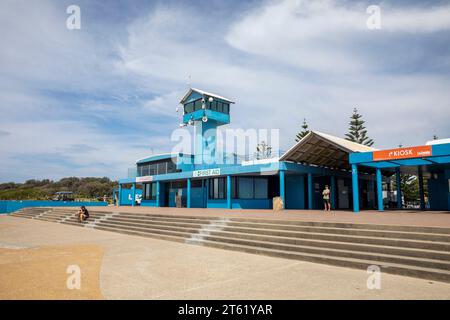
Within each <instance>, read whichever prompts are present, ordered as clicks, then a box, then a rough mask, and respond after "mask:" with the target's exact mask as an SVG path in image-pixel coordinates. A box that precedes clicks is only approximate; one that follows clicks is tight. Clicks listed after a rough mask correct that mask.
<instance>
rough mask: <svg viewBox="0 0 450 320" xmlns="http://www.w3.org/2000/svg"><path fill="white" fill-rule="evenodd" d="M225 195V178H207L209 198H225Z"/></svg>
mask: <svg viewBox="0 0 450 320" xmlns="http://www.w3.org/2000/svg"><path fill="white" fill-rule="evenodd" d="M226 197H227V186H226V178H212V179H209V198H210V199H225V198H226Z"/></svg>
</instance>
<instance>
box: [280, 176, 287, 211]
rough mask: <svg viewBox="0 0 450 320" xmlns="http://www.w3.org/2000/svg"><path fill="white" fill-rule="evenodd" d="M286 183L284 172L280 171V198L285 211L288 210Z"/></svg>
mask: <svg viewBox="0 0 450 320" xmlns="http://www.w3.org/2000/svg"><path fill="white" fill-rule="evenodd" d="M284 188H285V183H284V170H280V198H281V201H283V209H285V208H286V193H285V189H284Z"/></svg>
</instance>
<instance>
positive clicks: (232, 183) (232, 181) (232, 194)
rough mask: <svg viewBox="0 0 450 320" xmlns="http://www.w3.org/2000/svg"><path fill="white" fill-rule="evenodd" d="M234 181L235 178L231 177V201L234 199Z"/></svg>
mask: <svg viewBox="0 0 450 320" xmlns="http://www.w3.org/2000/svg"><path fill="white" fill-rule="evenodd" d="M236 180H237V178H235V177H231V197H232V198H233V199H236V189H237V187H236Z"/></svg>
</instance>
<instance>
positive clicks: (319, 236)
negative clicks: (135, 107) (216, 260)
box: [107, 217, 450, 252]
mask: <svg viewBox="0 0 450 320" xmlns="http://www.w3.org/2000/svg"><path fill="white" fill-rule="evenodd" d="M115 219H116V218H115V217H114V218H110V219H107V221H108V222H109V223H115V224H119V225H120V224H124V225H134V226H152V228H158V229H165V230H172V231H181V232H195V231H196V230H198V229H199V226H200V225H195V227H180V226H175V225H174V226H167V225H163V224H159V223H158V222H152V223H149V224H147V223H142V222H134V221H130V222H128V221H127V222H125V221H122V220H121V221H117V220H115ZM202 230H205V231H207V230H208V225H204V226H202ZM227 230H230V231H227ZM211 231H212V232H213V231H217V230H211ZM220 232H233V233H234V234H235V235H236V236H237V237H241V238H242V237H244V238H248V237H250V236H253V237H258V236H259V237H260V239H262V238H263V237H264V236H266V234H267V233H269V234H270V230H267V229H261V230H260V229H252V228H247V229H245V230H243V229H240V230H232V229H231V228H227V226H224V227H223V229H222V230H221V231H220ZM261 232H262V233H261ZM275 236H279V237H280V238H283V239H290V240H285V241H291V242H292V243H293V244H295V241H296V239H313V240H324V241H331V242H347V243H357V244H369V245H380V246H391V247H402V248H416V249H426V250H435V251H446V252H450V244H449V243H442V242H432V241H423V240H402V239H389V238H375V237H362V236H343V235H333V234H332V235H329V234H323V233H311V232H295V233H293V232H290V233H289V234H285V236H284V237H281V234H280V233H278V232H275Z"/></svg>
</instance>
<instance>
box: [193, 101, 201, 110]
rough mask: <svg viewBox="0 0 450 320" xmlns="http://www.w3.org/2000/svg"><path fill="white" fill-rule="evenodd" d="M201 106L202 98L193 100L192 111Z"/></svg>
mask: <svg viewBox="0 0 450 320" xmlns="http://www.w3.org/2000/svg"><path fill="white" fill-rule="evenodd" d="M201 108H202V100H201V99H199V100H195V101H194V111H197V110H200V109H201Z"/></svg>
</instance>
